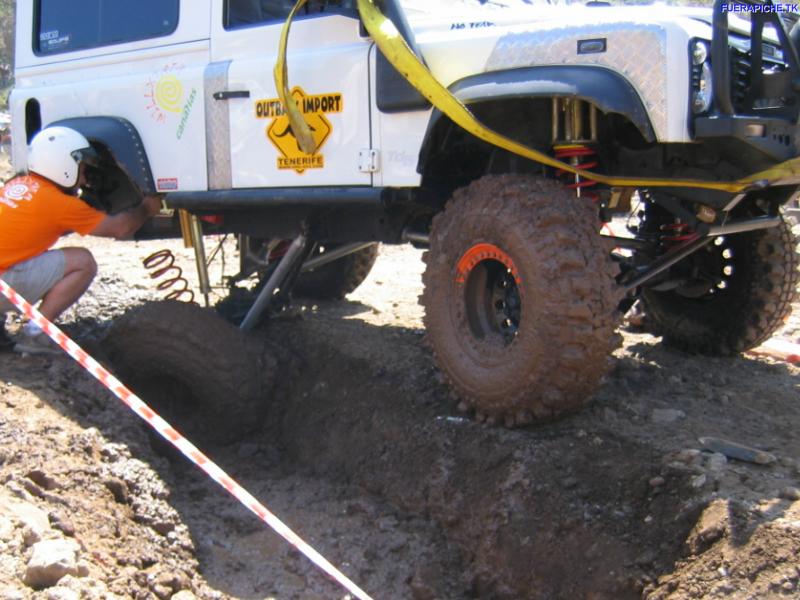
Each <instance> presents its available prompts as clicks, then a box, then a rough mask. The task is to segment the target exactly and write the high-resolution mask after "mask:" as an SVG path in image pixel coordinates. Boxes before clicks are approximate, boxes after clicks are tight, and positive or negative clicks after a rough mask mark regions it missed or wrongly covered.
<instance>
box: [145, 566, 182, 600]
mask: <svg viewBox="0 0 800 600" xmlns="http://www.w3.org/2000/svg"><path fill="white" fill-rule="evenodd" d="M190 585H191V582H190V581H189V577H188V576H187V575H186V573H183V572H181V571H175V572H172V571H165V572H164V573H161V574H159V575H158V576H157V577H156V578H155V579H154V580H153V581H152V582H151V583H150V587H151V589H152V590H153V593H154V594H155V595H156V596H158V597H159V598H162V599H169V598H172V596H173V594H175V593H177V592H180V591H182V590H185V589H186V588H188V587H189V586H190Z"/></svg>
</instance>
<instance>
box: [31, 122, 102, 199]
mask: <svg viewBox="0 0 800 600" xmlns="http://www.w3.org/2000/svg"><path fill="white" fill-rule="evenodd" d="M94 155H95V152H94V150H93V149H92V146H91V144H89V140H87V139H86V138H85V137H83V135H81V134H80V133H78V132H77V131H75V130H74V129H70V128H68V127H46V128H44V129H42V130H41V131H40V132H39V133H37V134H36V135H35V136H33V139H32V140H31V144H30V146H28V171H30V172H32V173H37V174H39V175H41V176H42V177H46V178H47V179H49V180H50V181H52V182H54V183H57V184H58V185H60V186H62V187H65V188H71V187H73V186H74V185H75V184H76V183H78V165H80V163H81V161H82V160H83V159H84V158H88V157H90V156H94Z"/></svg>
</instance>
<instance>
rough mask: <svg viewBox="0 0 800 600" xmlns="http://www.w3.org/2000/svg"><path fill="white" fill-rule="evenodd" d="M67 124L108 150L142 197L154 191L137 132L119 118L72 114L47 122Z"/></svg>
mask: <svg viewBox="0 0 800 600" xmlns="http://www.w3.org/2000/svg"><path fill="white" fill-rule="evenodd" d="M50 125H58V126H61V127H69V128H70V129H74V130H75V131H78V132H79V133H81V134H83V135H84V137H86V139H87V140H89V141H90V142H91V143H92V144H95V143H97V144H101V145H102V146H104V147H105V148H106V149H108V151H109V152H110V153H111V156H112V158H113V159H114V162H115V163H116V165H117V167H119V169H120V170H122V171H123V172H124V173H125V174H126V175H127V176H128V179H130V181H131V183H132V184H133V185H134V186H135V187H136V188H137V191H138V192H139V194H140V195H141V196H147V195H149V194H155V193H156V186H155V182H154V181H153V173H152V171H151V170H150V162H149V160H148V159H147V152H146V151H145V148H144V144H143V143H142V138H141V136H140V135H139V132H138V131H137V130H136V128H135V127H134V126H133V124H132V123H131V122H130V121H128V120H127V119H123V118H121V117H74V118H70V119H61V120H60V121H55V122H54V123H50Z"/></svg>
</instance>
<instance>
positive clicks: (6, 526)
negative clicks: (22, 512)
mask: <svg viewBox="0 0 800 600" xmlns="http://www.w3.org/2000/svg"><path fill="white" fill-rule="evenodd" d="M14 529H15V527H14V523H13V522H12V521H11V519H9V518H8V517H4V516H3V515H0V542H8V541H10V540H11V538H12V537H14Z"/></svg>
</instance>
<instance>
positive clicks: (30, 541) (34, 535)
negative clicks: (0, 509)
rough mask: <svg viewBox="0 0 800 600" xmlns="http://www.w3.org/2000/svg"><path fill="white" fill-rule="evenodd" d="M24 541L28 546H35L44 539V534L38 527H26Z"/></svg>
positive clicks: (23, 532)
mask: <svg viewBox="0 0 800 600" xmlns="http://www.w3.org/2000/svg"><path fill="white" fill-rule="evenodd" d="M22 541H23V542H25V545H26V546H29V547H30V546H33V545H34V544H37V543H39V542H41V541H42V534H41V533H40V531H39V530H37V529H34V528H32V527H25V528H24V529H23V530H22Z"/></svg>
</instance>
